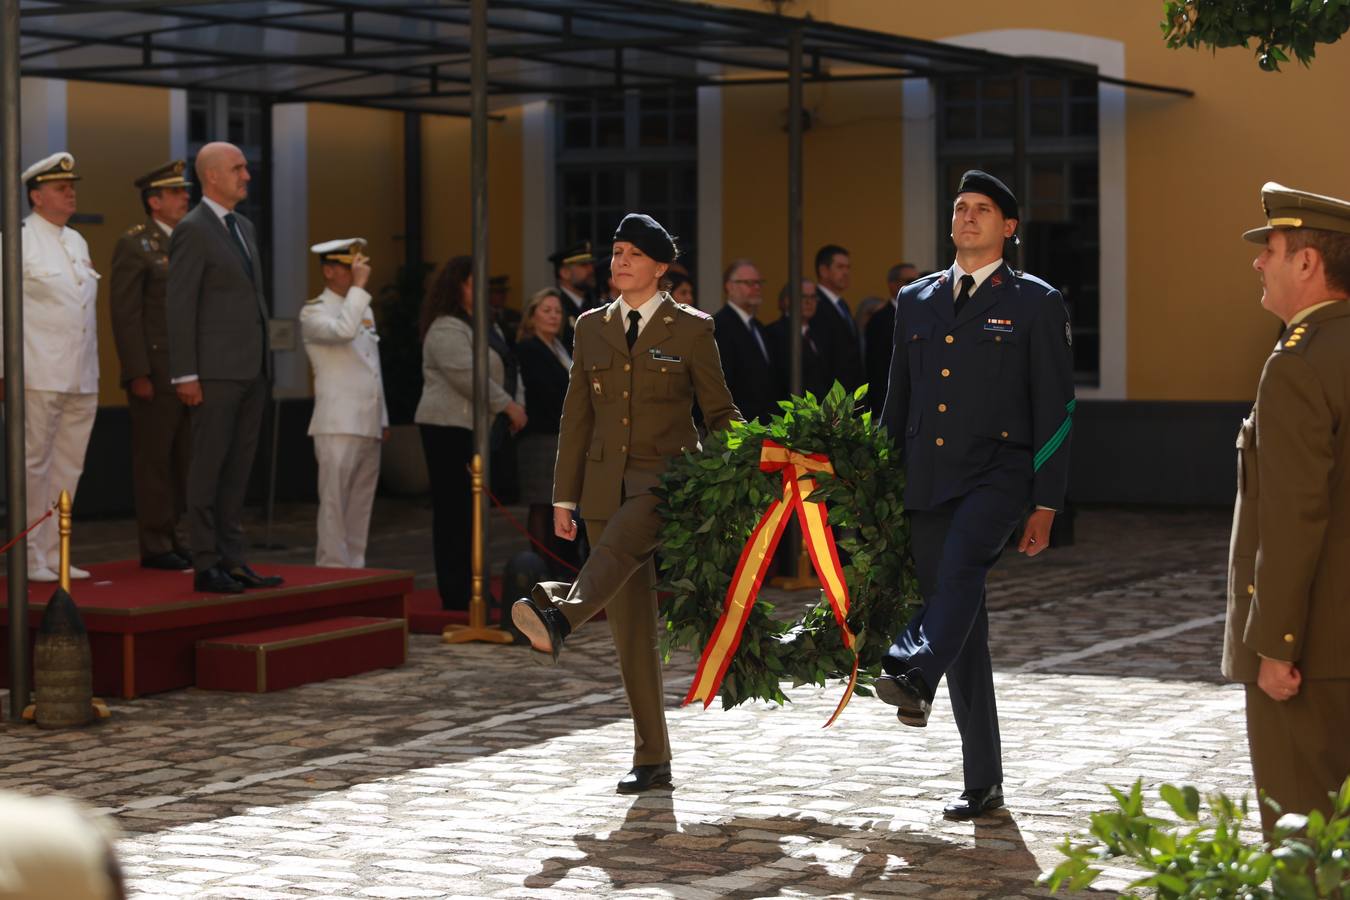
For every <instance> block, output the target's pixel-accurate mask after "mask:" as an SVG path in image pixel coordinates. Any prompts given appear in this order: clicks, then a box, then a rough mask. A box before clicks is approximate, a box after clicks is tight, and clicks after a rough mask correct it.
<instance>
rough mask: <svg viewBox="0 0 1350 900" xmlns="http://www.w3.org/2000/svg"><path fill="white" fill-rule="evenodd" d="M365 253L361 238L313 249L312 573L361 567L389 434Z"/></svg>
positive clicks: (305, 317)
mask: <svg viewBox="0 0 1350 900" xmlns="http://www.w3.org/2000/svg"><path fill="white" fill-rule="evenodd" d="M365 248H366V241H365V239H364V238H343V239H341V240H336V241H327V242H326V243H322V244H315V245H314V246H313V247H311V248H310V252H311V253H314V254H316V255H317V256H318V257H319V265H320V267H321V268H322V271H323V282H324V289H323V293H322V294H320V295H319V296H317V297H315V298H314V299H313V300H310V301H309V302H307V303H306V304H305V307H304V309H303V310H301V312H300V334H301V336H302V337H303V339H304V342H305V352H306V353H307V354H308V355H309V362H310V365H312V366H313V367H314V417H313V418H312V419H310V422H309V433H310V435H312V436H313V438H314V455H315V457H316V458H317V459H318V461H319V524H318V531H319V538H318V547H317V550H316V552H315V565H320V566H337V567H341V568H348V569H360V568H363V567H364V566H365V564H366V536H367V534H368V533H369V530H370V507H371V504H372V503H373V502H374V500H375V484H376V482H377V481H378V480H379V475H380V442H381V441H382V440H383V439H384V438H386V437H387V436H388V434H389V411H388V409H387V408H386V407H385V404H384V383H383V381H382V380H381V377H380V348H379V340H380V338H379V335H377V334H376V332H375V318H374V316H373V314H372V313H371V309H370V293H369V292H368V291H367V290H366V282H367V281H369V279H370V260H369V259H368V258H367V257H366V255H365V252H364V251H365Z"/></svg>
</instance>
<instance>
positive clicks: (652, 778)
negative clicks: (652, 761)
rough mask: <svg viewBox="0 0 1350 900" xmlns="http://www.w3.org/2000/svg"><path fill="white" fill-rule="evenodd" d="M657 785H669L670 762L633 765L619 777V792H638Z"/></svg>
mask: <svg viewBox="0 0 1350 900" xmlns="http://www.w3.org/2000/svg"><path fill="white" fill-rule="evenodd" d="M657 785H666V786H669V785H670V763H668V762H663V763H657V764H656V765H654V766H633V771H631V772H629V773H628V774H627V775H625V776H623V777H622V778H620V779H619V786H618V788H617V790H618V792H619V793H620V794H640V793H642V792H643V791H645V790H648V789H650V788H654V787H656V786H657Z"/></svg>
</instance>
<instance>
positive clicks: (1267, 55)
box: [1162, 0, 1350, 72]
mask: <svg viewBox="0 0 1350 900" xmlns="http://www.w3.org/2000/svg"><path fill="white" fill-rule="evenodd" d="M1162 31H1163V37H1164V38H1165V39H1166V41H1167V46H1168V47H1172V48H1178V47H1193V48H1195V47H1209V48H1211V49H1213V50H1218V49H1219V48H1220V47H1247V46H1249V45H1250V42H1251V41H1256V62H1257V65H1259V66H1260V67H1261V68H1262V69H1264V70H1265V71H1267V72H1278V71H1279V69H1280V63H1283V62H1289V59H1290V54H1293V56H1294V58H1296V59H1297V60H1298V61H1299V62H1300V63H1302V64H1303V65H1305V66H1306V65H1309V64H1310V63H1311V62H1312V60H1313V56H1314V55H1315V54H1316V50H1317V45H1318V44H1331V43H1335V42H1336V41H1338V40H1340V38H1341V35H1343V34H1345V33H1346V31H1350V0H1166V2H1165V3H1164V4H1163V21H1162Z"/></svg>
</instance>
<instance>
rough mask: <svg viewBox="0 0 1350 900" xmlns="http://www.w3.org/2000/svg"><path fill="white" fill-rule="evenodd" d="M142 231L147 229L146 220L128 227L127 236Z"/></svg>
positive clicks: (133, 235) (132, 235)
mask: <svg viewBox="0 0 1350 900" xmlns="http://www.w3.org/2000/svg"><path fill="white" fill-rule="evenodd" d="M142 231H145V223H144V222H140V223H138V224H136V225H132V226H131V227H130V228H128V229H127V230H126V236H127V237H135V236H136V235H138V234H140V233H141V232H142Z"/></svg>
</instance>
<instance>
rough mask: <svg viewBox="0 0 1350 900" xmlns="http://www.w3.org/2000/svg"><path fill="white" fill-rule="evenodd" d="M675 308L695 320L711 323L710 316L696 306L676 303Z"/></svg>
mask: <svg viewBox="0 0 1350 900" xmlns="http://www.w3.org/2000/svg"><path fill="white" fill-rule="evenodd" d="M675 308H676V309H678V310H679V311H680V312H682V313H685V314H686V315H690V316H693V317H694V318H695V319H704V320H706V321H709V322H711V321H712V316H710V315H708V314H707V313H705V312H704V311H703V310H701V309H699V308H698V307H697V306H690V305H689V304H688V303H676V304H675Z"/></svg>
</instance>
